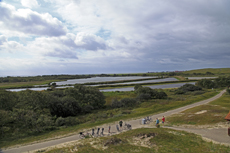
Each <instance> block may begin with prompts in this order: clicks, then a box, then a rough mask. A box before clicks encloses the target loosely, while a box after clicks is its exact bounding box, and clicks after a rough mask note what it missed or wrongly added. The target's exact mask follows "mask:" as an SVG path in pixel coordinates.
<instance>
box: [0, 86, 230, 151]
mask: <svg viewBox="0 0 230 153" xmlns="http://www.w3.org/2000/svg"><path fill="white" fill-rule="evenodd" d="M225 92H226V90H223V91H221V92H220V93H219V94H217V95H216V96H214V97H212V98H209V99H206V100H203V101H200V102H197V103H194V104H190V105H187V106H183V107H180V108H177V109H174V110H169V111H166V112H163V113H159V114H154V115H152V116H150V117H151V118H152V119H153V120H155V119H156V118H161V117H162V116H165V117H167V116H170V115H172V114H175V113H179V112H182V111H184V110H186V109H190V108H192V107H196V106H199V105H203V104H207V103H209V102H211V101H213V100H216V99H218V98H220V97H221V96H222V95H223V94H224V93H225ZM141 120H142V119H141V118H138V119H131V120H125V122H126V123H129V124H131V125H132V129H136V128H142V127H149V128H154V127H153V125H149V124H147V125H146V124H144V125H143V124H141ZM117 124H118V123H111V124H105V125H101V126H98V128H102V127H103V128H105V132H104V134H105V135H110V134H108V128H109V126H110V127H111V129H110V131H111V134H119V133H120V132H118V131H117V128H116V125H117ZM164 128H171V129H175V130H184V131H187V132H192V133H196V134H199V135H201V136H203V137H205V138H207V139H209V140H212V141H213V142H217V143H222V144H226V145H229V146H230V137H229V136H228V134H227V129H226V128H225V129H220V128H219V129H191V128H190V129H189V128H183V127H166V126H165V127H164ZM79 139H80V138H79V135H78V134H77V135H72V136H68V137H64V138H60V139H55V140H50V141H45V142H40V143H36V144H31V145H26V146H19V147H17V148H10V149H6V150H2V151H0V153H21V152H33V151H34V150H42V149H44V148H47V147H51V146H57V145H61V144H63V143H68V142H72V141H77V140H79Z"/></svg>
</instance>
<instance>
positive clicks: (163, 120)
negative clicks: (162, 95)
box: [162, 116, 165, 126]
mask: <svg viewBox="0 0 230 153" xmlns="http://www.w3.org/2000/svg"><path fill="white" fill-rule="evenodd" d="M164 123H165V117H164V116H163V118H162V124H163V126H164Z"/></svg>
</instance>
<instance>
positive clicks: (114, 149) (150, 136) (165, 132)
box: [40, 128, 230, 153]
mask: <svg viewBox="0 0 230 153" xmlns="http://www.w3.org/2000/svg"><path fill="white" fill-rule="evenodd" d="M229 149H230V148H229V147H226V146H223V145H218V144H213V143H211V142H206V141H204V140H202V138H201V137H200V136H198V135H195V134H192V133H186V132H183V131H174V130H170V129H162V128H159V129H156V128H153V129H150V128H148V129H145V128H142V129H135V130H130V131H128V132H123V133H121V134H118V135H115V136H109V137H101V138H87V139H83V140H80V141H78V142H73V143H72V144H69V145H67V146H65V147H61V148H54V149H50V150H40V152H47V153H57V152H62V153H68V152H79V153H85V152H93V153H108V152H111V153H120V152H122V153H130V152H138V153H143V152H150V153H153V152H158V153H168V152H172V153H174V152H191V153H194V152H197V153H201V152H202V153H209V152H215V153H221V152H222V153H227V152H229Z"/></svg>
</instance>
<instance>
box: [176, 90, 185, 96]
mask: <svg viewBox="0 0 230 153" xmlns="http://www.w3.org/2000/svg"><path fill="white" fill-rule="evenodd" d="M175 94H177V95H182V94H185V91H183V90H176V92H175Z"/></svg>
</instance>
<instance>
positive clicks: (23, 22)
mask: <svg viewBox="0 0 230 153" xmlns="http://www.w3.org/2000/svg"><path fill="white" fill-rule="evenodd" d="M0 5H1V9H0V14H1V16H0V27H1V28H2V29H6V30H10V31H16V32H21V33H26V34H32V35H42V36H61V35H65V34H66V29H65V27H64V26H63V24H62V22H61V21H59V20H58V19H57V18H54V17H52V16H51V15H50V14H49V13H44V14H39V13H37V12H34V11H32V10H30V9H18V10H16V9H15V7H14V6H12V5H9V4H6V3H1V4H0Z"/></svg>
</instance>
